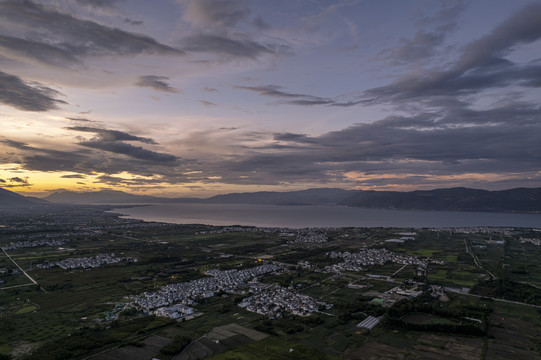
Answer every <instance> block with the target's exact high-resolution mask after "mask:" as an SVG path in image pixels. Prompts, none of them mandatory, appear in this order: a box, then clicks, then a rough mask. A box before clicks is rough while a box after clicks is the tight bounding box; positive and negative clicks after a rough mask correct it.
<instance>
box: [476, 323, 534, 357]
mask: <svg viewBox="0 0 541 360" xmlns="http://www.w3.org/2000/svg"><path fill="white" fill-rule="evenodd" d="M490 322H491V324H492V325H493V326H491V327H490V329H489V331H488V336H489V340H488V351H487V354H486V358H487V359H491V360H508V359H528V360H540V359H541V356H540V355H539V350H540V346H541V344H540V342H539V339H540V336H541V331H540V329H539V327H536V326H534V325H533V324H531V323H528V322H526V321H523V320H518V319H514V318H511V317H505V316H504V315H503V314H501V313H494V314H492V315H491V316H490Z"/></svg>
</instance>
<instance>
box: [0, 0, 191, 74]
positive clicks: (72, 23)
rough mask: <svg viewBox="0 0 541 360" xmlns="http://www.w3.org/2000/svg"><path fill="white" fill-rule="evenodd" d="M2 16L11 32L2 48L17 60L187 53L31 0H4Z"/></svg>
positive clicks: (64, 61) (61, 61) (59, 62)
mask: <svg viewBox="0 0 541 360" xmlns="http://www.w3.org/2000/svg"><path fill="white" fill-rule="evenodd" d="M86 3H88V4H92V5H94V6H100V5H101V6H104V5H105V4H107V2H102V1H92V2H86ZM0 19H1V20H2V22H3V23H4V26H2V28H4V29H7V32H9V33H11V34H10V35H8V36H5V35H4V36H3V37H2V38H0V48H1V49H3V52H4V53H5V55H4V56H7V57H12V58H15V59H17V58H22V59H24V60H30V61H36V62H40V63H45V64H48V65H55V66H67V65H69V64H72V63H76V62H78V61H80V60H81V59H83V58H84V57H87V56H115V55H137V54H141V53H149V54H153V53H158V54H173V55H179V54H183V52H182V51H181V50H179V49H175V48H173V47H170V46H167V45H164V44H161V43H159V42H158V41H156V40H154V39H152V38H151V37H148V36H144V35H139V34H135V33H130V32H127V31H124V30H121V29H118V28H113V27H109V26H104V25H101V24H99V23H97V22H93V21H89V20H82V19H79V18H77V17H74V16H72V15H70V14H68V13H61V12H58V11H55V10H54V9H49V8H46V7H45V6H43V5H40V4H38V3H35V2H32V1H30V0H24V1H12V0H5V1H2V2H0ZM7 25H12V26H11V27H7Z"/></svg>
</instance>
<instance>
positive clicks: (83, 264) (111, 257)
mask: <svg viewBox="0 0 541 360" xmlns="http://www.w3.org/2000/svg"><path fill="white" fill-rule="evenodd" d="M123 261H124V262H137V259H136V258H132V257H123V256H122V257H120V256H115V254H114V253H110V254H98V255H96V256H89V257H81V258H67V259H64V260H60V261H52V262H47V263H44V264H38V265H36V267H38V268H40V269H49V268H52V267H55V266H59V267H61V268H62V269H65V270H66V269H78V268H83V269H92V268H98V267H100V266H103V265H107V264H116V263H119V262H123Z"/></svg>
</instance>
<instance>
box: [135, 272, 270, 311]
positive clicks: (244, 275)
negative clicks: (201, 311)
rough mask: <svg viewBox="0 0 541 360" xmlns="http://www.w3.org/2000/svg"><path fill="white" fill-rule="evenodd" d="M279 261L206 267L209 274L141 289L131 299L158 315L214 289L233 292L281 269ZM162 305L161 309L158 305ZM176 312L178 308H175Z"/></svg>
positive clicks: (190, 301)
mask: <svg viewBox="0 0 541 360" xmlns="http://www.w3.org/2000/svg"><path fill="white" fill-rule="evenodd" d="M280 269H281V267H280V266H278V265H272V264H265V265H260V266H256V267H253V268H250V269H244V270H235V269H233V270H226V271H222V270H209V271H207V272H206V274H207V275H210V276H211V277H207V278H202V279H196V280H192V281H188V282H182V283H176V284H170V285H166V286H163V287H162V288H160V289H159V290H158V291H155V292H144V293H143V294H140V295H138V296H137V297H136V298H135V300H134V302H133V303H134V305H135V306H136V307H138V308H140V309H142V310H145V311H152V310H155V309H158V311H159V313H156V314H157V315H162V316H167V315H163V314H167V313H170V312H174V311H175V310H174V308H172V309H171V310H168V308H171V307H172V306H176V305H174V304H182V305H193V304H194V303H195V301H197V300H199V299H204V298H209V297H212V296H214V295H215V294H216V293H217V292H221V291H223V292H236V291H238V290H239V288H242V287H245V286H247V284H248V281H250V280H253V279H254V278H256V277H258V276H261V275H265V274H268V273H273V272H276V271H278V270H280ZM160 308H161V309H160ZM177 313H179V311H177Z"/></svg>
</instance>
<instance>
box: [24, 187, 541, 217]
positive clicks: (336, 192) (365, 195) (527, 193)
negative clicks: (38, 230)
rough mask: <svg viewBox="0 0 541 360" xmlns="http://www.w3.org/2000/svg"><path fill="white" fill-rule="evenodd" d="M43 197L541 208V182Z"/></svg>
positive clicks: (425, 207)
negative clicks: (490, 187)
mask: <svg viewBox="0 0 541 360" xmlns="http://www.w3.org/2000/svg"><path fill="white" fill-rule="evenodd" d="M19 196H20V195H19ZM45 199H46V200H47V201H50V202H53V203H63V204H152V203H153V204H159V203H203V204H267V205H343V206H353V207H366V208H377V209H400V210H449V211H489V212H491V211H496V212H541V188H531V189H530V188H517V189H510V190H502V191H487V190H479V189H468V188H449V189H436V190H417V191H410V192H399V191H361V190H343V189H333V188H319V189H308V190H301V191H288V192H271V191H260V192H252V193H232V194H224V195H216V196H213V197H210V198H207V199H197V198H164V197H156V196H147V195H134V194H128V193H125V192H122V191H113V190H102V191H97V192H81V193H79V192H71V191H63V192H57V193H54V194H51V195H49V196H47V197H45Z"/></svg>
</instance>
